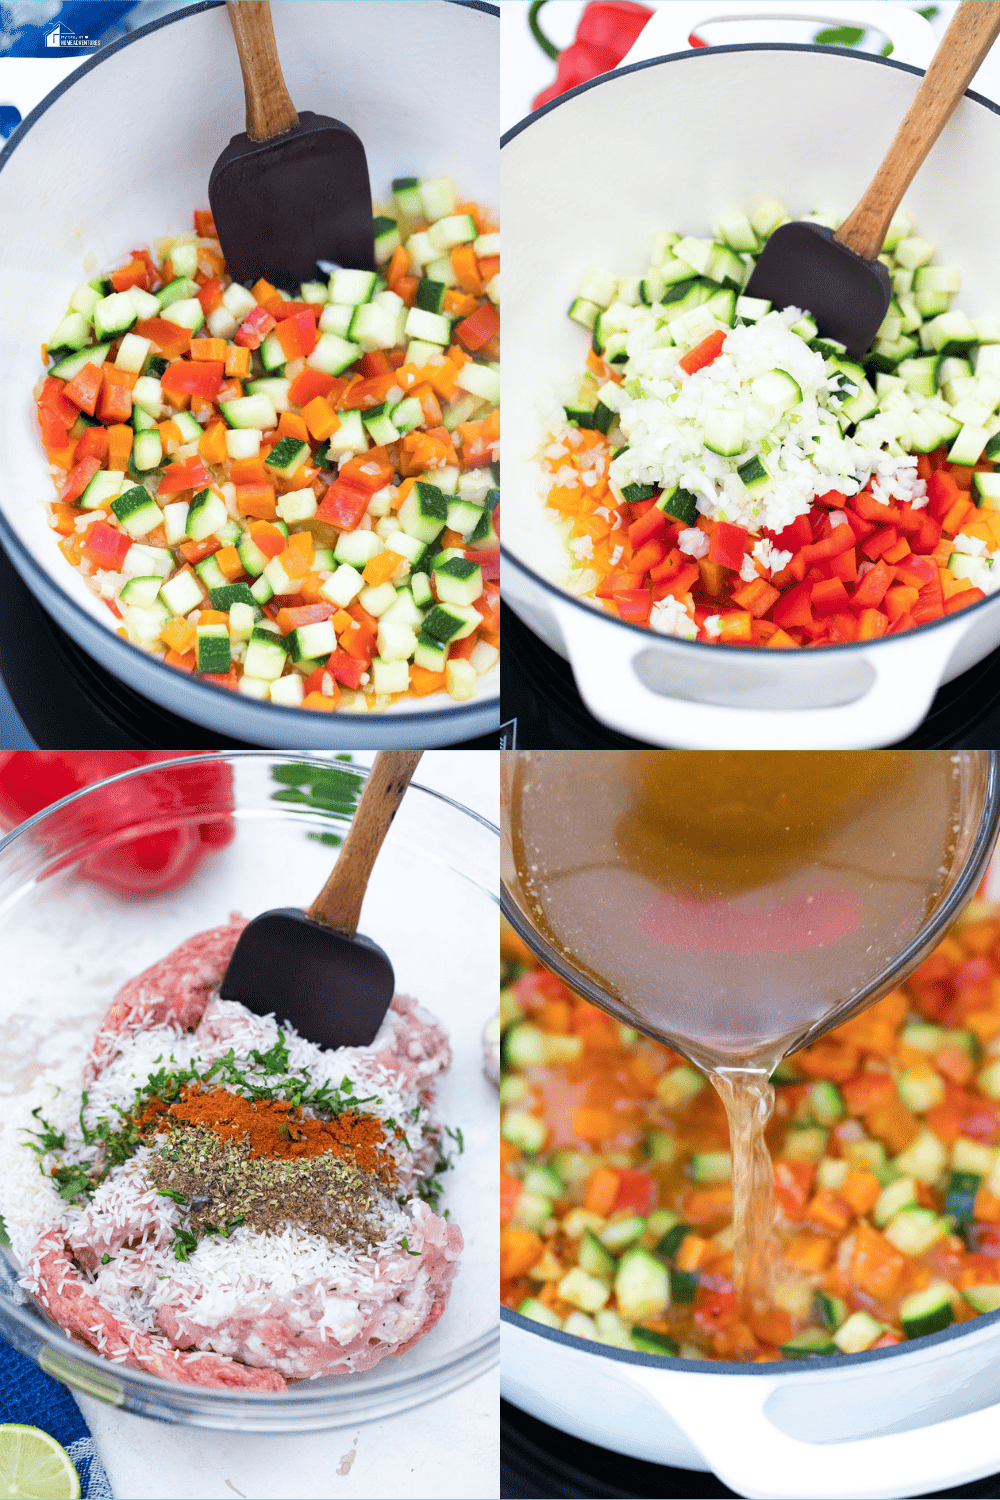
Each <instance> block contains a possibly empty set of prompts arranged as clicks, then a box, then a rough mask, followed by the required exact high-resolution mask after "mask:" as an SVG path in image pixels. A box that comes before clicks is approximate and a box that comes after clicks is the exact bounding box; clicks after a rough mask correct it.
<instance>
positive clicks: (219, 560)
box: [215, 547, 246, 583]
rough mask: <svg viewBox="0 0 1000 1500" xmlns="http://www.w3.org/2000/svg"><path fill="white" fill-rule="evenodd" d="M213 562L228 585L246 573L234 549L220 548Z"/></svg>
mask: <svg viewBox="0 0 1000 1500" xmlns="http://www.w3.org/2000/svg"><path fill="white" fill-rule="evenodd" d="M215 561H216V564H217V565H218V567H219V568H220V570H221V571H222V573H223V574H224V575H225V576H226V578H227V579H228V580H229V582H230V583H234V582H235V580H236V579H237V578H242V577H243V574H244V572H245V571H246V570H245V568H244V567H243V563H242V562H241V561H240V554H239V553H238V552H237V550H236V548H235V547H220V549H219V551H218V552H216V554H215Z"/></svg>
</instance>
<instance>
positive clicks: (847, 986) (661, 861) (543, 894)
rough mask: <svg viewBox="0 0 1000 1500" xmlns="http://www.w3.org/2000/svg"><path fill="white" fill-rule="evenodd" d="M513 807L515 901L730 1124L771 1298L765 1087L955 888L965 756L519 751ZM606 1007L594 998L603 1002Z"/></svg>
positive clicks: (757, 1285) (737, 1176) (741, 1230)
mask: <svg viewBox="0 0 1000 1500" xmlns="http://www.w3.org/2000/svg"><path fill="white" fill-rule="evenodd" d="M513 759H514V762H515V764H514V768H513V775H512V776H511V778H510V782H509V791H508V796H507V803H508V806H507V807H506V809H505V812H506V815H507V817H508V818H509V826H510V842H511V854H512V858H513V866H514V877H515V879H516V885H517V888H518V894H519V904H521V906H522V909H523V910H525V911H527V912H529V913H530V914H531V920H532V923H533V925H534V926H535V927H536V928H537V931H538V933H539V935H540V936H541V937H542V938H543V939H544V940H545V941H546V942H547V943H548V944H549V945H550V946H551V947H552V949H554V950H555V952H556V953H557V954H558V955H560V956H561V958H562V959H563V960H564V961H565V963H566V964H567V965H569V966H570V968H571V969H573V970H575V971H576V972H577V973H578V974H579V975H580V976H582V977H583V978H584V979H585V980H589V981H590V984H591V985H592V986H596V988H597V989H598V990H599V991H600V994H601V995H602V996H603V999H602V1001H601V1003H603V1004H604V1005H605V1007H606V1008H607V1009H609V1010H611V1011H612V1012H613V1013H614V1014H615V1015H617V1016H618V1017H619V1019H621V1020H623V1021H626V1022H627V1023H629V1024H631V1025H634V1026H636V1027H638V1028H639V1029H640V1030H642V1031H644V1032H647V1033H649V1034H650V1035H653V1036H655V1037H657V1038H658V1039H660V1040H661V1041H664V1042H666V1043H667V1044H668V1045H669V1046H671V1047H674V1048H675V1049H676V1050H677V1051H679V1052H681V1053H683V1054H684V1055H685V1056H686V1057H688V1058H690V1059H691V1061H693V1062H694V1063H696V1064H697V1065H698V1067H700V1068H701V1069H702V1070H703V1071H704V1072H705V1073H707V1074H708V1076H709V1078H710V1080H711V1082H712V1084H713V1086H714V1087H715V1088H716V1090H717V1091H718V1092H719V1094H720V1096H721V1098H722V1100H723V1102H724V1104H725V1106H726V1111H727V1115H728V1117H729V1124H730V1133H731V1139H732V1156H733V1205H734V1229H735V1245H734V1250H735V1264H736V1275H737V1281H738V1283H739V1285H740V1287H741V1289H742V1292H743V1295H744V1297H745V1298H747V1299H749V1300H750V1301H752V1302H753V1303H755V1304H758V1305H761V1304H762V1303H763V1302H765V1301H766V1299H767V1294H768V1279H769V1278H768V1266H767V1261H768V1253H767V1242H768V1235H769V1229H770V1225H771V1222H772V1218H773V1208H772V1188H773V1175H772V1171H771V1164H770V1161H769V1158H768V1155H767V1150H766V1147H765V1144H764V1126H765V1124H766V1122H767V1119H768V1116H769V1114H770V1111H771V1107H772V1104H773V1092H772V1089H771V1087H770V1084H769V1081H768V1080H769V1076H770V1074H771V1073H772V1072H773V1070H774V1068H775V1066H776V1064H777V1063H778V1062H779V1061H780V1059H781V1058H782V1057H783V1056H784V1055H785V1054H786V1053H787V1052H789V1051H792V1050H794V1049H795V1048H796V1047H798V1046H801V1045H802V1043H803V1040H804V1039H805V1038H806V1037H807V1036H809V1037H810V1038H811V1037H812V1036H814V1035H816V1034H818V1033H819V1032H822V1031H823V1030H824V1029H826V1026H828V1025H833V1024H836V1022H837V1021H840V1020H843V1019H844V1012H845V1010H846V1009H847V1008H849V1006H850V1003H851V1001H852V1000H853V999H854V997H856V996H858V995H860V994H862V993H864V992H865V991H866V990H867V989H868V988H869V987H870V986H871V985H872V984H873V983H874V982H875V981H876V980H877V979H878V977H879V976H880V975H882V974H883V973H884V972H885V971H886V970H889V969H891V968H892V966H893V964H894V963H895V962H896V960H897V959H898V957H899V955H900V954H902V953H903V952H904V951H905V950H906V949H907V947H908V946H909V945H910V944H911V943H912V942H913V940H914V939H915V938H916V937H917V936H918V934H919V933H920V932H921V930H922V929H923V928H924V926H925V924H926V923H927V920H928V919H929V918H930V917H931V916H932V915H933V913H934V911H935V910H936V908H937V907H938V905H939V904H940V902H941V901H942V900H943V898H944V895H945V894H946V892H947V891H948V889H950V885H951V883H952V877H953V864H954V860H955V851H956V846H957V843H958V835H959V831H960V818H961V811H962V775H961V772H962V762H963V757H962V756H961V755H956V754H952V753H950V752H944V751H940V752H937V751H897V750H888V751H867V752H779V753H774V752H756V751H655V750H650V751H639V752H629V751H585V752H574V751H541V752H539V751H534V752H532V751H526V752H520V753H518V754H517V755H516V756H515V757H513ZM592 998H596V996H592Z"/></svg>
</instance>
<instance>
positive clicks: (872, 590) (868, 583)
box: [851, 559, 895, 609]
mask: <svg viewBox="0 0 1000 1500" xmlns="http://www.w3.org/2000/svg"><path fill="white" fill-rule="evenodd" d="M894 576H895V575H894V573H893V570H892V568H890V567H888V566H887V565H886V564H885V563H884V562H882V560H881V559H879V561H878V562H877V563H876V564H875V566H874V567H873V568H872V569H871V571H870V572H868V573H866V574H865V576H864V578H862V580H861V582H860V583H859V584H858V586H857V588H856V589H855V590H854V593H853V595H852V597H851V604H852V606H853V607H854V608H855V609H878V607H879V605H880V604H881V603H882V600H883V598H884V597H885V591H886V589H887V588H888V587H889V585H890V584H891V583H892V580H893V577H894Z"/></svg>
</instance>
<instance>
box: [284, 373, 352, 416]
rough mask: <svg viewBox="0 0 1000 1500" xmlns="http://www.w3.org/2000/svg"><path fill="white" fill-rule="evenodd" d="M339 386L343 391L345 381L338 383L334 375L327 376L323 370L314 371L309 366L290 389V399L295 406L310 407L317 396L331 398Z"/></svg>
mask: <svg viewBox="0 0 1000 1500" xmlns="http://www.w3.org/2000/svg"><path fill="white" fill-rule="evenodd" d="M338 386H339V387H340V389H343V381H338V380H337V379H335V377H334V376H333V375H325V374H324V373H323V371H322V370H312V369H310V368H309V366H308V365H307V366H306V368H305V369H304V370H302V371H300V372H299V374H298V375H296V377H295V379H294V380H293V381H292V383H291V385H290V386H289V387H288V399H289V401H290V402H291V404H292V405H293V406H298V407H299V408H301V407H303V406H308V405H309V403H310V401H312V400H313V399H314V397H316V396H329V395H330V394H331V393H332V392H334V391H336V390H337V388H338Z"/></svg>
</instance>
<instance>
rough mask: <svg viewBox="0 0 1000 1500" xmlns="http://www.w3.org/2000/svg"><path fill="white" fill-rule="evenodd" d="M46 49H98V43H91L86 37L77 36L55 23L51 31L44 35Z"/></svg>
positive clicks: (67, 28) (60, 24) (59, 23)
mask: <svg viewBox="0 0 1000 1500" xmlns="http://www.w3.org/2000/svg"><path fill="white" fill-rule="evenodd" d="M45 45H46V47H99V46H100V42H92V41H90V39H89V38H88V37H85V36H77V35H76V33H75V32H72V31H70V29H69V27H68V26H63V25H62V23H61V22H59V21H57V22H56V24H55V25H54V26H53V27H52V28H51V30H49V31H47V32H46V33H45Z"/></svg>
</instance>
